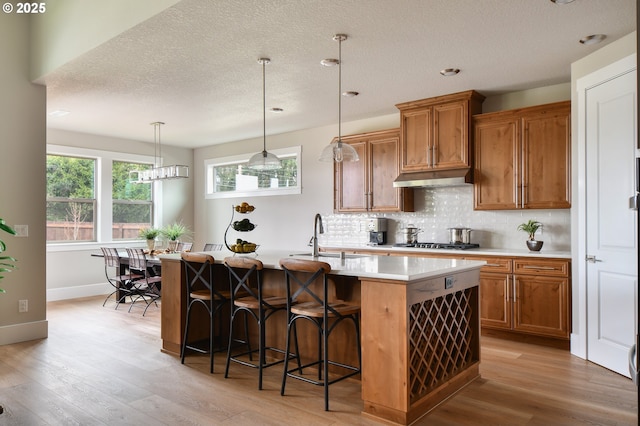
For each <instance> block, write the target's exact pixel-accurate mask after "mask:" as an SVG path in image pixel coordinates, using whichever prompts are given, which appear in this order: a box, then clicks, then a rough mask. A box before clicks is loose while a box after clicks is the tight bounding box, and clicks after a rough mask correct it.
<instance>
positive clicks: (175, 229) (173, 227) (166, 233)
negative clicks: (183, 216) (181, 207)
mask: <svg viewBox="0 0 640 426" xmlns="http://www.w3.org/2000/svg"><path fill="white" fill-rule="evenodd" d="M190 232H191V231H190V230H189V228H187V226H186V225H184V224H183V223H182V222H173V223H172V224H170V225H166V226H165V227H164V228H162V229H161V230H160V233H161V234H162V236H163V237H165V238H166V239H168V240H169V251H171V252H174V251H176V246H177V245H178V242H179V239H180V237H182V236H183V235H186V234H188V233H190Z"/></svg>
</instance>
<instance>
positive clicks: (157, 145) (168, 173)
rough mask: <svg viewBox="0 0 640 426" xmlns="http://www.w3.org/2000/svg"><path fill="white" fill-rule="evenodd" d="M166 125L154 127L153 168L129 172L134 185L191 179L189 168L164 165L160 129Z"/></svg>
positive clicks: (157, 122) (160, 124) (161, 123)
mask: <svg viewBox="0 0 640 426" xmlns="http://www.w3.org/2000/svg"><path fill="white" fill-rule="evenodd" d="M163 124H164V123H163V122H162V121H156V122H153V123H151V125H152V126H153V146H154V151H153V167H152V168H150V169H147V170H132V171H131V172H129V175H130V178H131V181H132V182H134V183H148V182H153V181H156V180H167V179H179V178H188V177H189V167H188V166H183V165H178V164H175V165H172V166H163V165H162V141H161V140H160V127H161V126H162V125H163Z"/></svg>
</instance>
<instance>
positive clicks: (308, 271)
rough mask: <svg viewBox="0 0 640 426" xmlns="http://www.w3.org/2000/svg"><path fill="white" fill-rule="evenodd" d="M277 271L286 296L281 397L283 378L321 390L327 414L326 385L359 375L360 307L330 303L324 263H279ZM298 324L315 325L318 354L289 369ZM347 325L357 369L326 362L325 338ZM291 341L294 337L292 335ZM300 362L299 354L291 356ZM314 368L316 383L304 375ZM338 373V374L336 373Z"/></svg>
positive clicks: (302, 261)
mask: <svg viewBox="0 0 640 426" xmlns="http://www.w3.org/2000/svg"><path fill="white" fill-rule="evenodd" d="M280 267H282V269H283V270H284V272H285V282H286V295H287V343H286V348H285V356H284V370H283V374H282V388H281V389H280V394H281V395H284V391H285V385H286V382H287V377H291V378H295V379H298V380H302V381H304V382H307V383H311V384H314V385H318V386H322V387H323V388H324V409H325V411H329V385H332V384H334V383H336V382H339V381H341V380H344V379H346V378H348V377H352V376H355V375H357V374H359V373H360V369H361V365H362V353H361V347H360V306H358V305H353V304H349V303H346V302H343V301H341V300H330V298H329V281H328V279H327V274H328V273H329V272H331V265H329V264H328V263H326V262H321V261H317V260H306V259H304V260H303V259H292V258H285V259H280ZM299 320H304V321H305V322H307V323H309V322H310V323H311V324H313V325H315V327H316V328H317V331H318V354H317V358H316V359H315V360H312V361H309V362H306V363H304V364H303V365H298V366H297V367H295V368H291V369H290V368H289V360H290V359H291V358H292V353H291V332H292V331H293V330H294V327H295V324H296V322H297V321H299ZM344 320H348V321H351V322H352V323H353V325H354V327H355V332H356V339H355V344H356V348H355V350H356V352H357V357H358V365H348V364H345V363H340V362H337V361H334V360H330V359H329V337H330V335H331V333H332V332H333V331H335V329H336V327H337V326H338V325H339V324H340V323H342V321H344ZM294 339H295V340H296V341H297V337H296V336H295V334H294ZM293 355H295V357H297V359H298V362H299V363H300V362H302V360H301V355H302V354H300V353H299V352H298V353H297V354H293ZM316 366H317V374H318V378H317V380H314V379H313V378H311V376H309V375H304V374H303V373H304V370H305V369H308V368H309V367H316ZM329 366H331V367H333V373H332V375H333V378H330V377H329ZM338 371H339V372H340V373H338Z"/></svg>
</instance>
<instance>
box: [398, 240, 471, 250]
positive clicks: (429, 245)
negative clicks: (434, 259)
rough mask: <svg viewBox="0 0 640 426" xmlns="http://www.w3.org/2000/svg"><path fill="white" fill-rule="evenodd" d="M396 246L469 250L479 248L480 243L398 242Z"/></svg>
mask: <svg viewBox="0 0 640 426" xmlns="http://www.w3.org/2000/svg"><path fill="white" fill-rule="evenodd" d="M394 246H395V247H414V248H426V249H449V250H451V249H453V250H468V249H474V248H479V247H480V244H471V243H420V242H417V243H412V244H407V243H398V244H394Z"/></svg>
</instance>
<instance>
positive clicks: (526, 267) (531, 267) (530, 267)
mask: <svg viewBox="0 0 640 426" xmlns="http://www.w3.org/2000/svg"><path fill="white" fill-rule="evenodd" d="M522 269H541V270H543V271H556V270H558V268H554V267H553V266H535V265H524V266H523V267H522Z"/></svg>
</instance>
